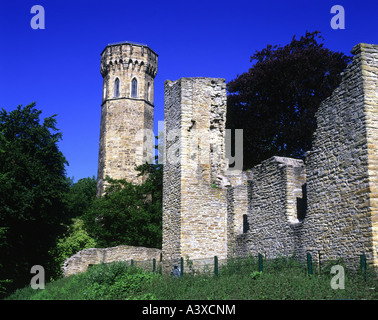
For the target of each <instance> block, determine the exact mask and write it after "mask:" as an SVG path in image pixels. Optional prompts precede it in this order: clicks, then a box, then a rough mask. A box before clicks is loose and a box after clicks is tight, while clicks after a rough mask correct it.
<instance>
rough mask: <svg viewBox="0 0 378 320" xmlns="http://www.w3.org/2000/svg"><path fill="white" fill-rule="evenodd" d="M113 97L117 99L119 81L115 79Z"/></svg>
mask: <svg viewBox="0 0 378 320" xmlns="http://www.w3.org/2000/svg"><path fill="white" fill-rule="evenodd" d="M114 97H115V98H117V97H119V79H118V78H116V79H115V81H114Z"/></svg>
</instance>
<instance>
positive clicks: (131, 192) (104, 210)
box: [83, 164, 162, 248]
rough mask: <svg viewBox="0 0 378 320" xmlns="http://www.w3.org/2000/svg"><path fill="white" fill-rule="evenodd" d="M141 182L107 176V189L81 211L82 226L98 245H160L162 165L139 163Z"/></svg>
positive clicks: (157, 246)
mask: <svg viewBox="0 0 378 320" xmlns="http://www.w3.org/2000/svg"><path fill="white" fill-rule="evenodd" d="M138 170H139V171H140V175H144V176H146V175H147V177H146V179H145V182H144V183H143V184H141V185H133V184H131V183H129V182H127V181H126V180H124V179H123V180H122V179H121V180H115V179H110V178H107V179H106V181H107V182H108V184H109V185H108V186H107V188H106V193H105V195H103V196H102V197H100V198H97V199H96V200H95V201H94V202H93V204H92V206H91V207H90V208H89V209H88V210H87V212H86V213H85V214H84V217H83V219H84V222H85V228H86V230H87V231H88V233H89V235H90V236H91V237H93V238H95V239H96V242H97V244H98V245H99V246H101V247H110V246H117V245H121V244H125V245H132V246H146V247H155V248H161V237H162V200H161V197H162V166H161V165H155V164H154V165H151V164H146V165H143V166H140V167H138Z"/></svg>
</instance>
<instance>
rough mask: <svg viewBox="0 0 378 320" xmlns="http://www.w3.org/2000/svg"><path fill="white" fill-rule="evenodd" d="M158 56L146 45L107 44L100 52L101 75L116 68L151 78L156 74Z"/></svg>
mask: <svg viewBox="0 0 378 320" xmlns="http://www.w3.org/2000/svg"><path fill="white" fill-rule="evenodd" d="M157 63H158V55H157V54H156V52H155V51H153V50H152V49H151V48H150V47H148V46H147V45H146V44H141V43H136V42H130V41H124V42H118V43H111V44H108V45H107V46H106V47H105V48H104V50H103V51H102V52H101V74H102V76H103V77H106V75H107V74H108V73H109V71H110V70H114V69H117V68H122V69H126V70H128V69H132V70H138V71H140V72H146V73H147V74H148V75H150V76H151V77H152V78H155V76H156V74H157Z"/></svg>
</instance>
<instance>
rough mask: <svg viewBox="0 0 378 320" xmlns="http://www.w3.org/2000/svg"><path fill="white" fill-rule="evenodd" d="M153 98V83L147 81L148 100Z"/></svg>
mask: <svg viewBox="0 0 378 320" xmlns="http://www.w3.org/2000/svg"><path fill="white" fill-rule="evenodd" d="M150 100H151V84H150V83H149V82H148V83H147V101H150Z"/></svg>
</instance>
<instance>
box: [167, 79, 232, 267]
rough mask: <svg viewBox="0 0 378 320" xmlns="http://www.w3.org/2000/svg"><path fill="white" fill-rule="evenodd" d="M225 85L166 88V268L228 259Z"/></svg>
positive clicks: (207, 82) (187, 83) (187, 82)
mask: <svg viewBox="0 0 378 320" xmlns="http://www.w3.org/2000/svg"><path fill="white" fill-rule="evenodd" d="M226 101H227V96H226V84H225V80H224V79H219V78H181V79H179V80H177V81H169V80H167V81H166V82H165V102H164V105H165V109H164V117H165V121H164V124H165V146H164V148H165V155H166V161H165V163H164V171H163V185H164V187H163V191H164V192H163V244H162V255H163V261H164V263H163V268H164V270H166V271H169V270H170V269H171V268H172V266H173V265H174V264H176V263H179V262H180V257H183V258H185V257H189V258H190V259H191V260H192V261H193V267H194V268H197V267H198V265H199V264H201V263H204V261H205V260H204V259H207V258H210V260H211V259H212V258H213V257H214V256H217V257H218V258H219V259H220V260H223V259H226V257H227V231H228V229H227V226H228V224H227V203H226V201H225V199H226V193H227V190H226V188H224V187H222V186H221V185H220V179H219V178H220V177H222V176H224V175H225V172H226V166H227V164H226V159H225V124H226V121H225V120H226Z"/></svg>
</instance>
